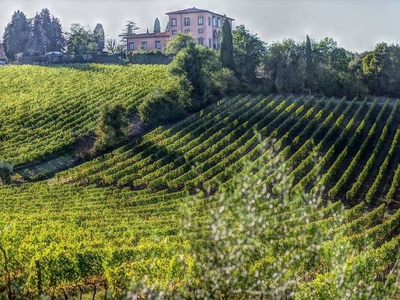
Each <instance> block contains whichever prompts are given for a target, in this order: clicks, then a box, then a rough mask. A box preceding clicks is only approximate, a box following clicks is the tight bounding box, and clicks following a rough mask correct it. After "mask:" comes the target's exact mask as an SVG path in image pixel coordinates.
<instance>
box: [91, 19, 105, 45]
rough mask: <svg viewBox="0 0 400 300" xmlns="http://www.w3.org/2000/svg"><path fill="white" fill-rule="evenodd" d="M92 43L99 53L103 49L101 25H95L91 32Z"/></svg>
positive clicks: (103, 41)
mask: <svg viewBox="0 0 400 300" xmlns="http://www.w3.org/2000/svg"><path fill="white" fill-rule="evenodd" d="M93 36H94V42H95V43H96V51H97V52H101V51H103V49H104V44H105V37H104V28H103V25H102V24H100V23H97V25H96V27H95V28H94V31H93Z"/></svg>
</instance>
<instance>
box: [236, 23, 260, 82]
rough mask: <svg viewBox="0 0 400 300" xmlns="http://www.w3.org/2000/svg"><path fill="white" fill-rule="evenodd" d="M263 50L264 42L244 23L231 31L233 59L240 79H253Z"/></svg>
mask: <svg viewBox="0 0 400 300" xmlns="http://www.w3.org/2000/svg"><path fill="white" fill-rule="evenodd" d="M265 51H266V47H265V43H264V42H263V41H262V40H261V39H260V38H259V37H258V36H257V35H256V34H252V33H250V32H249V31H248V30H247V29H246V28H245V26H244V25H239V26H237V27H236V30H234V31H233V60H234V63H235V70H236V72H237V74H238V75H239V77H240V79H241V80H243V81H246V82H249V83H251V82H254V81H255V79H256V68H257V67H258V66H259V65H260V63H261V61H262V57H263V55H264V54H265Z"/></svg>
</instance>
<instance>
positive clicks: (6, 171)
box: [0, 160, 13, 185]
mask: <svg viewBox="0 0 400 300" xmlns="http://www.w3.org/2000/svg"><path fill="white" fill-rule="evenodd" d="M12 173H13V165H12V164H10V163H8V162H6V161H4V160H0V179H1V182H2V184H3V185H4V184H8V183H10V182H11V174H12Z"/></svg>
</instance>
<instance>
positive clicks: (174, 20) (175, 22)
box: [171, 18, 178, 27]
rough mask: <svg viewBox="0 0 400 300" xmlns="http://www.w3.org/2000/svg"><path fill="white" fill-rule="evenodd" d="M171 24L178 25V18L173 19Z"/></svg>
mask: <svg viewBox="0 0 400 300" xmlns="http://www.w3.org/2000/svg"><path fill="white" fill-rule="evenodd" d="M171 26H173V27H175V26H178V21H177V20H176V18H172V19H171Z"/></svg>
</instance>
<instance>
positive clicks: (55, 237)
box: [0, 96, 400, 297]
mask: <svg viewBox="0 0 400 300" xmlns="http://www.w3.org/2000/svg"><path fill="white" fill-rule="evenodd" d="M399 104H400V103H399V101H397V102H394V103H393V102H389V101H386V102H385V103H378V101H377V100H375V101H373V102H368V101H367V100H362V101H357V99H354V100H352V101H347V100H346V99H342V100H337V99H324V98H321V99H314V98H300V97H288V98H282V97H279V96H269V97H262V96H259V97H251V96H237V97H235V98H233V99H224V100H221V101H220V102H219V103H218V105H215V106H212V107H208V108H207V109H204V110H203V111H201V112H200V113H198V114H194V115H192V116H191V117H189V118H187V119H186V120H184V121H182V122H180V123H178V124H175V125H174V126H172V127H170V128H162V127H160V128H157V129H155V130H154V131H152V132H150V133H148V134H146V135H144V136H143V137H142V138H140V139H137V140H135V141H133V142H132V143H130V144H128V145H126V146H124V147H122V148H119V149H117V150H116V151H114V152H112V153H109V154H107V155H105V156H104V157H101V158H97V159H95V160H93V161H91V162H88V163H85V164H82V165H81V166H79V167H76V168H73V169H70V170H68V171H65V172H62V173H59V174H58V175H57V176H56V178H55V180H52V182H57V183H55V184H51V185H49V184H48V183H47V182H41V183H34V184H24V185H22V186H19V187H9V186H8V187H1V188H0V208H1V209H0V223H1V227H0V228H4V230H2V231H1V232H0V236H1V241H2V243H1V246H2V247H4V248H5V250H6V252H7V255H8V259H9V263H8V271H9V272H10V273H11V275H12V278H14V279H13V280H15V281H17V282H18V283H19V284H20V285H22V286H23V288H24V289H23V293H24V294H25V295H26V296H33V295H36V294H37V293H38V277H37V267H36V265H35V260H39V262H40V268H41V272H42V290H43V292H45V293H46V294H48V295H55V296H58V297H61V296H60V295H63V294H66V295H74V293H75V295H79V293H80V291H81V290H85V289H90V290H91V291H93V289H94V287H95V286H96V287H101V288H103V289H109V290H111V291H112V292H113V293H115V294H116V295H118V294H119V295H120V293H122V291H123V290H124V289H125V288H127V287H129V285H130V280H131V279H132V278H133V279H141V278H143V276H145V275H147V276H148V277H149V279H150V281H151V282H153V283H154V282H158V283H159V284H161V285H168V284H171V283H172V285H173V286H175V287H176V286H180V285H184V284H185V280H186V279H187V278H190V276H192V275H193V274H192V273H191V272H192V271H191V269H190V268H189V269H187V268H184V266H183V265H182V252H180V251H184V250H185V249H186V250H188V249H190V239H185V238H184V237H182V236H180V235H179V232H180V230H181V228H182V224H181V222H180V220H181V213H180V207H181V205H182V203H193V207H192V210H193V214H195V215H197V217H198V221H199V227H198V228H197V229H196V230H194V232H192V234H193V235H194V236H195V237H196V240H195V243H196V244H198V245H202V243H206V242H207V238H206V236H207V230H206V227H205V225H206V224H207V222H208V219H209V217H208V209H209V208H210V207H211V208H212V207H214V206H215V205H216V202H214V201H210V200H213V199H214V198H213V197H211V196H209V195H210V194H216V195H217V197H218V190H219V188H221V186H229V184H230V183H231V180H232V178H233V177H234V175H235V174H240V173H241V171H242V168H243V162H244V161H246V160H248V159H250V160H253V161H256V162H259V163H260V164H261V166H262V167H259V168H258V169H257V170H254V171H255V172H256V174H255V176H259V177H260V180H259V181H257V184H258V185H259V186H260V188H262V189H263V188H265V189H266V191H268V192H269V193H266V192H265V191H264V193H265V195H267V194H270V196H265V199H264V198H263V199H264V200H265V201H266V204H265V205H266V206H265V209H266V211H268V209H269V207H270V205H275V204H276V203H275V202H276V201H275V200H274V199H275V198H274V197H277V198H276V199H278V200H279V193H280V191H278V190H276V189H277V186H279V182H280V181H282V180H284V178H282V177H281V176H280V170H279V169H277V168H276V163H274V161H273V160H272V159H270V156H269V155H270V149H271V148H275V149H276V150H275V151H276V152H277V153H278V154H279V155H280V156H281V157H282V158H283V159H284V161H285V162H286V165H287V166H288V167H290V170H291V171H290V173H289V174H288V176H289V178H291V179H292V180H293V186H294V187H296V188H304V189H305V190H306V191H315V190H316V187H318V186H319V185H320V184H323V185H324V186H325V193H324V194H323V195H324V198H325V199H331V200H332V201H333V203H328V202H324V203H325V205H321V206H318V207H316V208H313V209H311V208H309V207H307V206H306V207H295V208H292V209H293V210H291V211H286V210H284V209H283V208H279V206H276V207H275V206H273V207H275V209H274V210H273V211H272V212H271V214H269V215H268V216H269V217H270V218H271V220H273V222H275V223H276V224H277V225H276V226H277V227H276V228H277V229H279V228H283V227H284V228H285V230H286V231H285V232H286V233H287V232H291V233H293V234H296V235H297V236H298V237H304V238H302V239H300V238H299V239H297V240H296V241H293V240H291V239H290V238H285V237H284V236H282V235H281V236H279V234H276V232H274V231H272V230H268V229H266V230H265V231H263V232H262V236H263V238H262V241H264V245H265V248H266V249H268V251H266V252H265V253H266V254H265V256H262V257H255V258H254V260H253V261H252V265H251V270H252V272H256V271H257V272H258V271H260V272H261V270H265V268H264V266H268V265H274V264H278V263H282V262H283V265H285V266H288V268H289V269H288V270H289V271H288V273H289V274H292V273H291V272H293V274H294V273H296V272H299V274H297V275H299V278H302V284H303V287H302V289H303V290H307V289H310V290H314V288H315V287H318V286H319V284H320V282H321V280H320V276H325V277H326V278H329V277H330V276H334V273H333V272H334V269H333V268H330V267H329V264H327V263H326V262H324V261H323V258H320V260H315V259H314V258H315V257H310V256H308V254H309V253H308V252H309V247H310V244H308V242H307V241H312V240H313V239H312V238H310V237H312V236H310V234H312V232H314V230H315V228H321V231H322V235H323V236H324V242H323V245H324V246H326V247H334V246H335V244H337V242H338V240H336V239H333V237H334V234H333V233H334V232H342V233H343V234H342V236H341V238H340V240H341V241H342V242H343V243H344V244H347V243H349V244H350V245H352V247H353V248H354V249H357V250H358V251H361V253H363V254H362V255H358V256H349V257H348V259H349V262H352V263H351V264H350V266H351V267H350V269H349V270H354V272H356V271H357V270H356V266H357V263H356V262H357V260H360V261H362V260H363V259H371V260H373V261H374V262H375V263H376V265H375V268H376V272H377V274H378V275H382V274H384V273H385V271H387V269H388V268H389V267H390V266H392V264H393V263H394V261H395V259H396V258H397V257H398V255H399V252H398V249H399V248H398V247H399V243H400V235H399V234H398V232H399V231H398V229H399V225H400V210H397V205H395V204H396V203H397V202H398V201H399V199H398V197H399V196H398V194H399V193H398V191H399V176H400V168H399V165H400V157H399V155H398V153H399V151H398V150H399V149H398V147H399V145H398V138H399V134H400V133H399V124H400V120H399V117H398V108H399ZM260 139H262V140H264V141H265V142H266V144H264V145H263V144H262V143H260ZM265 145H267V151H263V147H264V146H265ZM271 195H272V197H271ZM194 196H195V197H196V201H193V197H194ZM271 199H272V200H271ZM339 199H341V200H343V202H344V203H345V204H346V205H347V207H348V208H347V210H346V211H345V212H344V216H345V217H344V218H343V220H342V221H341V222H338V221H337V220H336V218H335V216H336V215H337V212H338V211H340V209H341V202H340V201H337V200H339ZM249 205H250V204H249ZM388 208H390V209H391V210H393V209H395V213H393V214H391V215H388V214H386V213H387V211H388ZM222 211H223V210H222ZM271 222H272V221H271ZM278 225H279V226H278ZM283 225H284V226H283ZM282 226H283V227H282ZM197 231H199V232H200V233H201V232H203V233H202V234H203V238H202V234H199V235H196V232H197ZM278 231H279V230H278ZM204 235H205V238H204ZM300 240H301V241H303V242H298V241H300ZM371 243H372V244H373V247H370V248H368V247H366V245H368V244H371ZM288 250H290V251H289V253H292V254H288ZM267 253H268V254H267ZM295 254H298V255H300V257H304V259H301V260H296V259H294V255H295ZM190 259H191V258H190V257H185V256H184V260H185V261H189V262H190ZM150 266H151V267H150ZM321 266H322V267H321ZM263 268H264V269H263ZM249 272H250V271H249ZM254 274H255V273H250V275H251V276H252V275H254ZM257 274H258V273H257ZM262 274H267V273H262ZM271 275H272V274H271ZM1 276H2V278H3V279H2V280H1V281H2V282H6V281H7V274H6V272H3V273H1ZM270 278H272V277H268V276H267V277H266V278H264V279H265V282H264V284H265V286H270V285H271V286H272V285H273V284H274V282H272V281H271V279H270Z"/></svg>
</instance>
